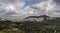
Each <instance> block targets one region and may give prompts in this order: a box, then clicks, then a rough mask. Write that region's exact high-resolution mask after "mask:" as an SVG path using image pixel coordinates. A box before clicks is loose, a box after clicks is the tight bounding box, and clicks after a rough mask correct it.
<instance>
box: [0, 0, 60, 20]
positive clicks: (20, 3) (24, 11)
mask: <svg viewBox="0 0 60 33" xmlns="http://www.w3.org/2000/svg"><path fill="white" fill-rule="evenodd" d="M43 14H46V15H49V16H51V17H60V0H0V17H1V18H6V19H22V18H25V17H27V16H31V15H34V16H37V15H43Z"/></svg>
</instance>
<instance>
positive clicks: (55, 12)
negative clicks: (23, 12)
mask: <svg viewBox="0 0 60 33" xmlns="http://www.w3.org/2000/svg"><path fill="white" fill-rule="evenodd" d="M26 9H28V11H30V13H31V14H34V12H33V11H35V12H36V11H37V13H36V14H39V13H40V14H46V15H49V16H53V17H56V16H60V5H59V6H57V3H55V2H53V0H46V1H43V2H40V3H38V4H34V5H32V6H28V7H26ZM34 15H35V14H34Z"/></svg>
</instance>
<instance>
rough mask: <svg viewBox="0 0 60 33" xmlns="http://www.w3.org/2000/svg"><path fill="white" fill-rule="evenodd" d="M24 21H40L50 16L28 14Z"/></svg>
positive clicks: (50, 18)
mask: <svg viewBox="0 0 60 33" xmlns="http://www.w3.org/2000/svg"><path fill="white" fill-rule="evenodd" d="M25 19H26V21H38V22H42V21H44V20H48V19H49V20H52V19H53V18H52V17H49V16H47V15H40V16H29V17H27V18H25Z"/></svg>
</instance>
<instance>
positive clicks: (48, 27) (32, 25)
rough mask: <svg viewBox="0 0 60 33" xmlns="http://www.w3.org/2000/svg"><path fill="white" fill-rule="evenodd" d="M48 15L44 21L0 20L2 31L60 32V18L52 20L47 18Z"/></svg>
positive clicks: (13, 32)
mask: <svg viewBox="0 0 60 33" xmlns="http://www.w3.org/2000/svg"><path fill="white" fill-rule="evenodd" d="M43 16H44V15H43ZM43 16H38V17H36V16H34V17H31V16H30V17H28V18H40V17H43ZM48 17H49V16H48ZM48 17H47V16H46V15H45V16H44V17H43V18H44V20H43V21H24V20H23V21H19V22H17V21H14V22H13V21H10V20H5V21H4V20H0V33H54V32H55V33H60V18H55V17H54V18H52V19H51V20H50V19H47V18H48ZM49 18H51V17H49Z"/></svg>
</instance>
